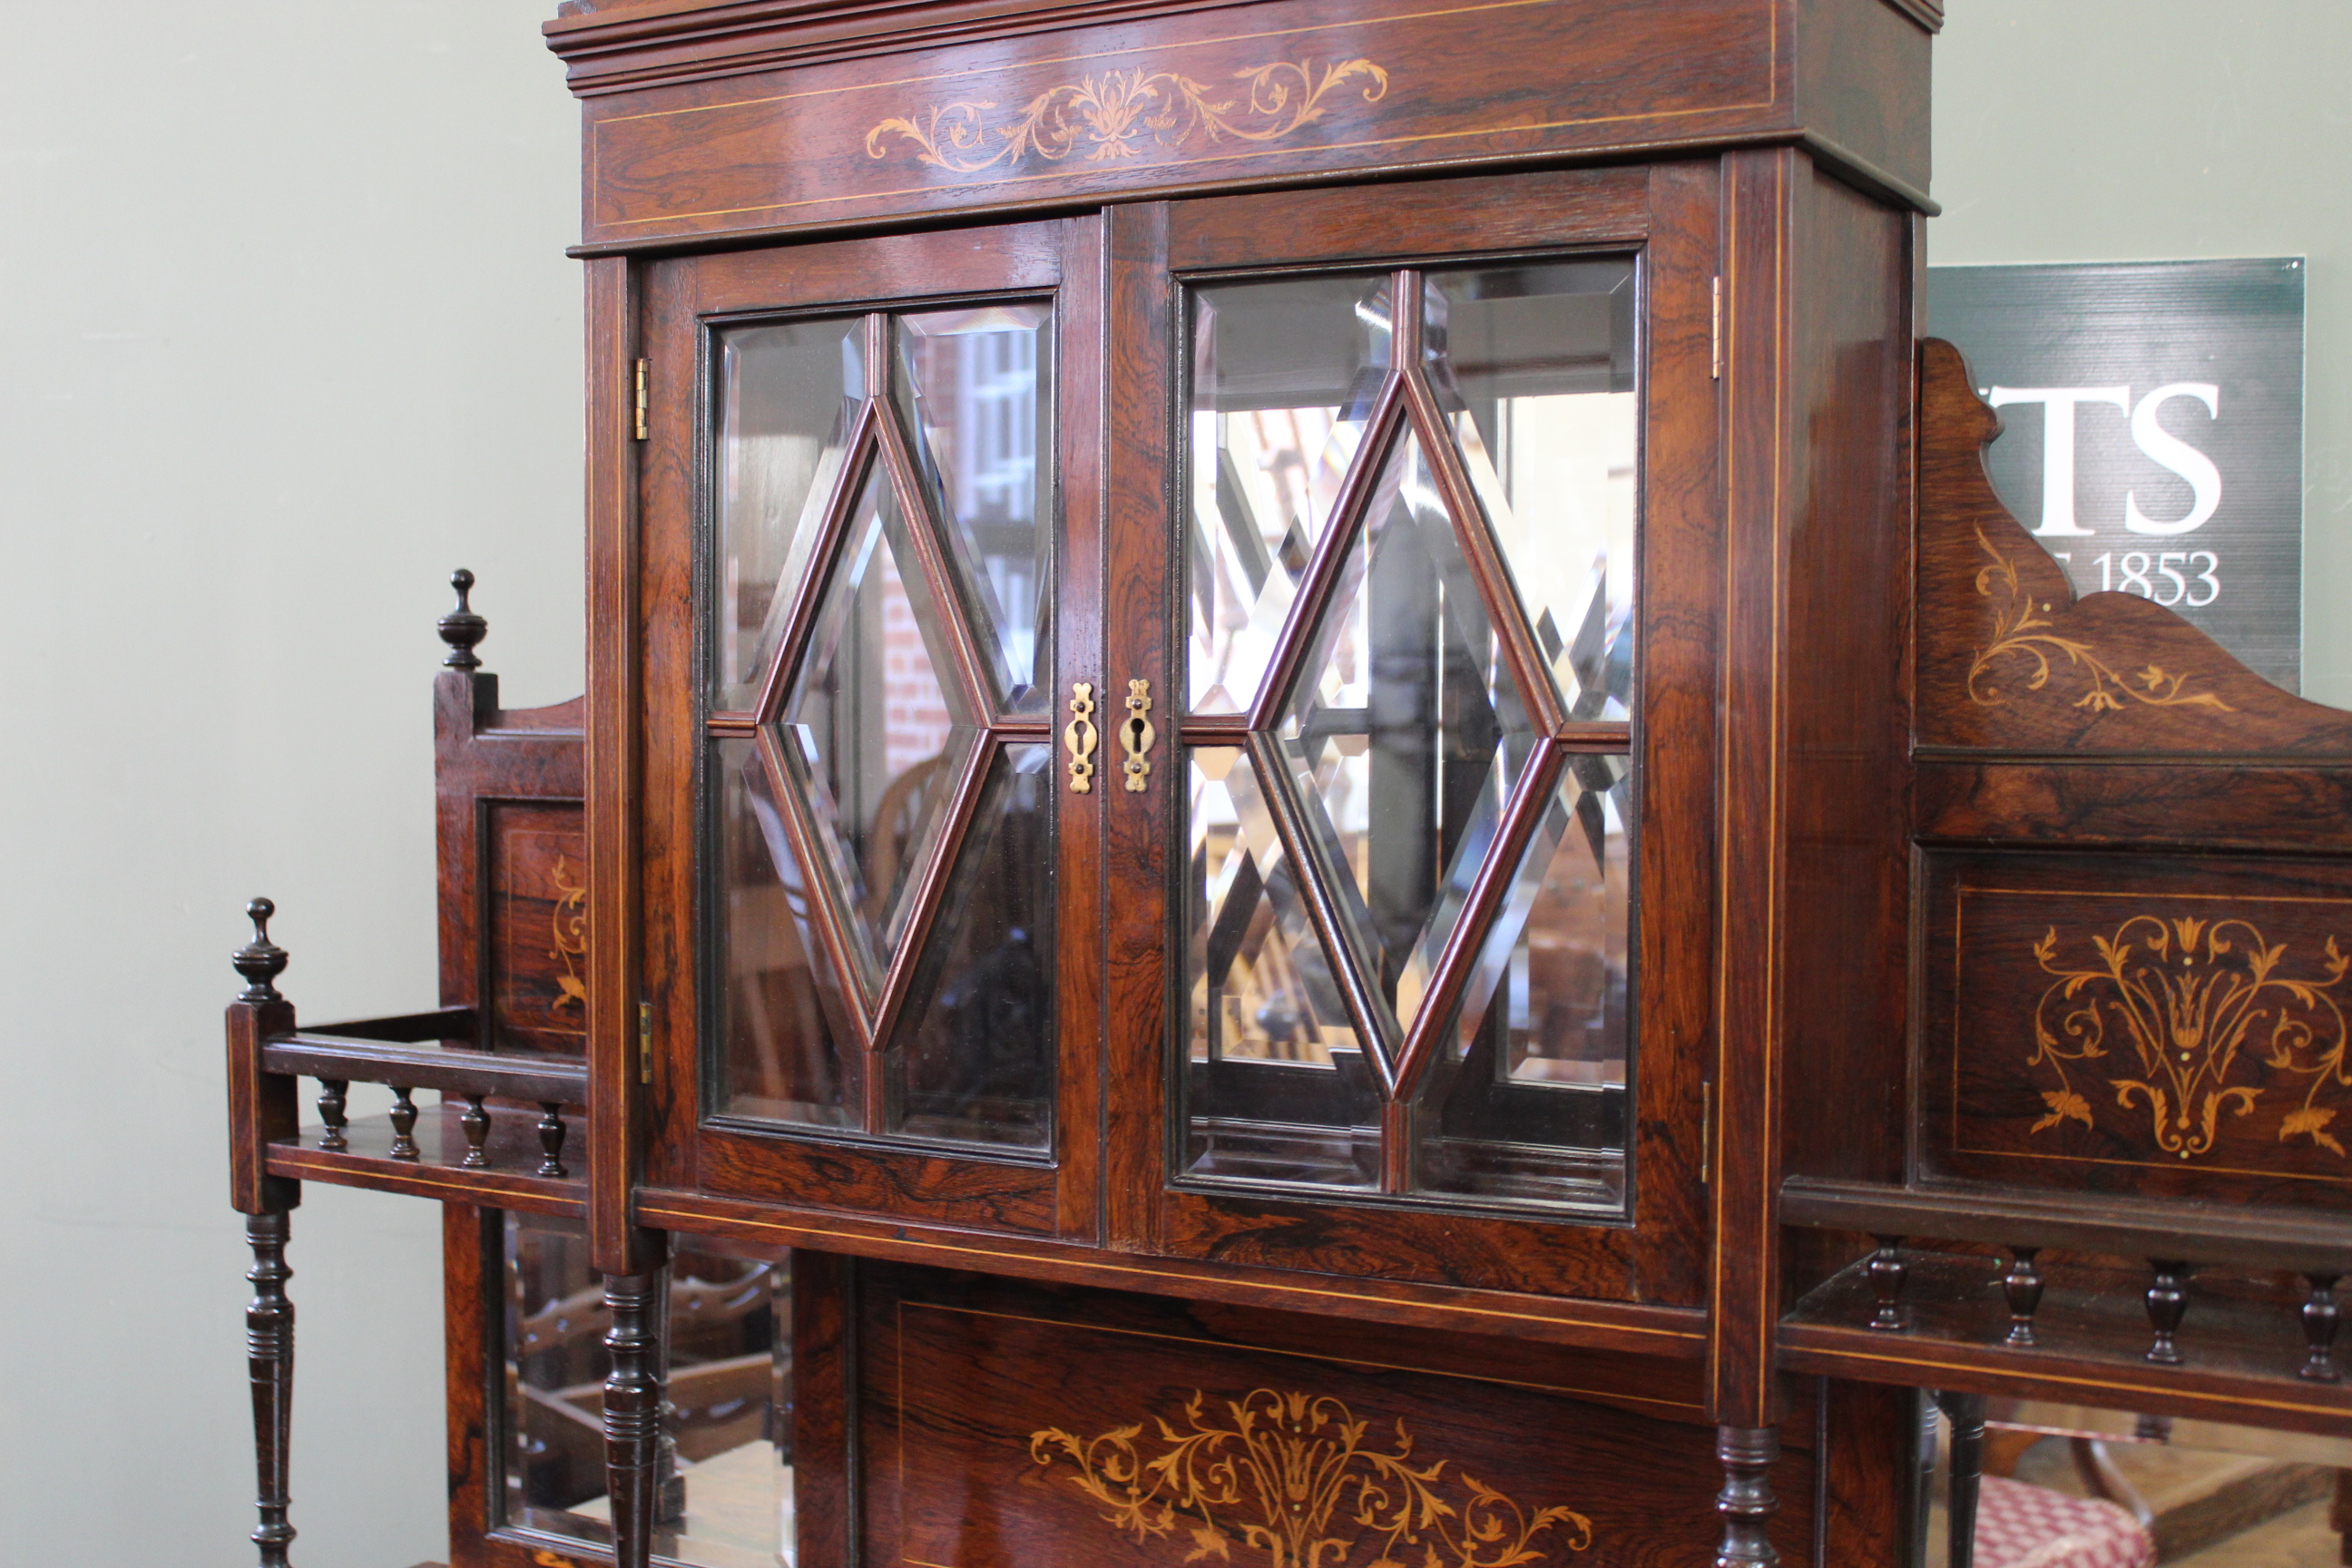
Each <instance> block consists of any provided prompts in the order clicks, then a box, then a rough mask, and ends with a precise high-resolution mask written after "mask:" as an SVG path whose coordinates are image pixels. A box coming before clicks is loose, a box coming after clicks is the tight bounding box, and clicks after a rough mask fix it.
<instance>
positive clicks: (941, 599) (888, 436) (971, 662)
mask: <svg viewBox="0 0 2352 1568" xmlns="http://www.w3.org/2000/svg"><path fill="white" fill-rule="evenodd" d="M869 320H872V321H879V322H881V323H883V326H882V330H881V332H880V334H879V335H880V337H881V339H882V344H883V353H882V357H881V359H880V360H879V361H878V362H877V363H879V364H880V366H881V371H880V372H879V373H878V374H877V375H876V376H875V378H874V382H875V386H876V388H877V396H876V398H875V399H874V400H873V403H872V405H871V406H872V407H873V409H874V416H875V418H874V426H875V434H876V437H877V440H876V443H875V445H876V449H877V450H878V451H879V452H880V453H881V455H882V468H883V470H884V472H886V473H887V475H888V476H889V479H890V489H891V491H892V493H893V494H895V495H896V496H897V497H898V517H899V520H900V521H901V522H903V523H904V524H905V526H906V530H907V539H908V542H909V543H911V544H912V545H913V546H914V547H915V569H916V571H918V572H919V573H920V574H922V579H923V586H924V588H925V589H926V590H927V591H928V592H929V594H930V596H931V604H932V606H933V612H934V613H935V614H937V615H939V616H941V617H943V618H944V619H945V620H946V622H947V641H948V668H947V669H945V670H942V671H940V674H941V675H942V676H943V677H945V679H948V680H950V681H952V682H953V683H954V685H955V689H957V690H959V691H961V692H962V693H963V699H964V703H965V706H966V707H967V709H968V710H970V711H971V712H972V713H973V714H975V715H988V714H992V713H993V712H994V711H995V710H996V699H995V696H994V694H993V693H992V692H991V691H990V689H989V679H988V672H987V671H986V670H984V669H982V668H981V665H980V639H981V637H982V636H983V635H985V634H984V633H983V631H982V628H980V627H979V626H975V625H974V624H973V621H972V616H971V611H970V609H969V607H968V606H967V605H965V603H964V597H963V590H962V588H961V585H960V584H958V583H957V582H956V580H955V569H954V567H952V566H951V565H950V564H949V563H948V557H947V545H946V542H944V541H943V540H941V539H940V528H941V527H943V526H945V525H946V524H947V521H948V520H947V519H944V518H935V517H933V516H932V515H931V504H930V499H929V497H928V496H926V495H925V494H924V493H923V483H922V480H921V479H919V477H918V474H917V469H916V464H915V452H914V443H913V442H912V441H911V440H910V439H909V438H908V434H907V431H906V430H905V428H904V427H903V426H900V424H899V422H898V407H897V405H896V404H895V403H894V401H893V400H892V398H891V397H890V395H889V390H888V383H887V380H886V379H884V378H885V377H887V375H888V374H891V370H892V367H891V364H890V360H889V352H888V351H889V330H888V323H889V318H888V317H887V316H881V315H877V316H874V317H871V318H869ZM900 570H901V571H904V570H905V568H904V567H903V566H902V567H900Z"/></svg>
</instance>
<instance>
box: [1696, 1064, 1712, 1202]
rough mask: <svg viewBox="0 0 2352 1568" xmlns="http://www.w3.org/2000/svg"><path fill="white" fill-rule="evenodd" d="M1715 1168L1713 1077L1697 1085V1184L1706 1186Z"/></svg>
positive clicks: (1700, 1081)
mask: <svg viewBox="0 0 2352 1568" xmlns="http://www.w3.org/2000/svg"><path fill="white" fill-rule="evenodd" d="M1714 1168H1715V1079H1711V1078H1710V1079H1700V1080H1699V1086H1698V1184H1699V1185H1700V1186H1702V1187H1703V1186H1706V1184H1707V1182H1708V1179H1709V1177H1710V1175H1711V1174H1712V1173H1713V1171H1714Z"/></svg>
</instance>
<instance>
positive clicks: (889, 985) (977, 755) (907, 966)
mask: <svg viewBox="0 0 2352 1568" xmlns="http://www.w3.org/2000/svg"><path fill="white" fill-rule="evenodd" d="M999 746H1000V742H998V740H997V739H996V738H995V737H994V736H993V735H992V736H990V737H989V738H988V739H987V740H985V741H983V742H982V743H981V744H980V745H977V746H974V747H973V748H972V749H971V753H970V754H969V755H968V756H967V757H966V758H965V759H964V763H963V766H962V767H961V768H960V769H958V770H957V773H956V777H955V781H954V784H953V786H952V788H953V793H952V794H950V795H949V796H948V799H949V801H950V814H949V816H948V817H947V819H946V820H945V821H944V822H942V823H941V824H940V834H939V838H938V840H937V842H936V843H934V844H933V846H932V847H931V850H930V853H929V854H928V855H927V856H925V857H924V858H923V860H922V862H921V863H920V864H919V865H918V866H917V867H916V868H915V875H914V885H913V886H912V887H910V888H908V889H907V891H906V893H905V894H904V895H903V896H904V897H905V898H906V899H907V900H908V903H909V905H910V906H911V908H910V909H909V910H908V915H907V922H906V935H905V936H904V937H902V938H901V939H900V940H899V942H898V952H897V953H896V954H894V955H893V956H892V958H891V960H890V969H889V973H887V975H885V976H884V977H883V982H882V994H881V997H880V999H879V1000H878V1001H877V1004H876V1005H875V1009H874V1015H875V1016H874V1033H873V1035H872V1037H871V1038H870V1040H869V1041H868V1048H869V1049H871V1050H876V1051H884V1050H887V1049H889V1047H890V1039H891V1037H892V1035H893V1034H894V1033H895V1032H896V1031H897V1028H898V1015H899V1014H900V1012H902V1011H903V1010H904V1009H905V1007H906V1005H907V994H908V989H909V988H910V987H911V986H912V985H913V984H914V983H915V972H916V970H917V969H918V968H919V966H920V964H921V963H922V960H923V956H924V943H923V942H921V941H919V940H918V939H919V938H920V937H921V936H922V935H923V934H924V933H925V932H928V931H930V929H931V923H932V917H933V916H934V915H935V914H936V913H937V912H938V910H939V906H940V900H941V899H943V898H945V897H946V896H947V889H948V883H949V879H950V878H951V877H952V876H953V875H954V872H955V864H956V859H957V858H958V857H959V856H960V855H961V853H962V850H963V844H964V838H965V836H966V835H967V833H968V832H969V831H970V829H971V820H972V814H973V813H974V812H975V811H977V810H979V809H980V793H981V786H982V783H983V782H984V781H985V780H986V779H987V777H988V766H989V763H992V762H993V761H995V759H996V754H997V752H998V749H999ZM873 1076H874V1077H875V1078H876V1079H879V1078H881V1077H882V1076H883V1075H882V1073H881V1070H880V1068H879V1065H878V1064H877V1066H876V1068H875V1069H874V1071H873ZM867 1098H868V1100H869V1103H876V1101H875V1091H874V1090H873V1089H869V1090H868V1091H867ZM866 1131H869V1132H882V1131H887V1129H886V1128H885V1127H884V1126H883V1125H882V1123H881V1121H880V1120H879V1119H878V1118H877V1119H876V1120H873V1121H869V1122H868V1124H867V1126H866Z"/></svg>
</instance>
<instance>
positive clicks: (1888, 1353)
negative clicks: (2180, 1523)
mask: <svg viewBox="0 0 2352 1568" xmlns="http://www.w3.org/2000/svg"><path fill="white" fill-rule="evenodd" d="M1905 1263H1906V1266H1907V1268H1908V1276H1907V1278H1906V1281H1905V1287H1904V1292H1903V1305H1904V1307H1905V1310H1906V1312H1907V1314H1908V1317H1909V1321H1910V1326H1909V1327H1908V1328H1906V1329H1903V1330H1875V1329H1872V1328H1870V1327H1868V1326H1867V1325H1868V1324H1869V1322H1870V1320H1871V1317H1872V1315H1873V1312H1874V1310H1875V1307H1876V1298H1875V1297H1874V1294H1873V1292H1872V1289H1871V1286H1870V1281H1869V1279H1868V1276H1867V1274H1866V1273H1865V1268H1866V1266H1867V1260H1864V1261H1863V1262H1857V1263H1855V1264H1853V1266H1851V1267H1849V1268H1845V1269H1843V1270H1841V1271H1840V1272H1839V1273H1837V1274H1836V1275H1834V1276H1832V1278H1830V1279H1827V1280H1824V1281H1823V1282H1822V1284H1821V1285H1820V1286H1818V1287H1816V1288H1815V1289H1813V1290H1812V1291H1811V1293H1810V1294H1808V1295H1807V1296H1806V1297H1805V1298H1804V1300H1801V1301H1800V1302H1798V1303H1797V1305H1796V1307H1795V1308H1794V1309H1793V1310H1791V1311H1790V1313H1789V1314H1788V1316H1787V1317H1786V1318H1784V1319H1783V1320H1782V1321H1781V1324H1780V1345H1781V1351H1782V1354H1781V1358H1780V1360H1781V1365H1782V1366H1783V1367H1785V1368H1787V1369H1788V1370H1790V1371H1792V1372H1806V1373H1820V1374H1822V1375H1824V1376H1829V1377H1841V1378H1853V1379H1856V1380H1858V1381H1862V1382H1866V1383H1893V1384H1906V1385H1909V1386H1913V1387H1921V1386H1927V1387H1936V1388H1941V1389H1949V1390H1956V1391H1965V1392H1969V1393H1978V1394H2013V1395H2017V1396H2020V1397H2023V1398H2031V1399H2052V1400H2059V1401H2063V1402H2065V1403H2068V1404H2074V1405H2105V1406H2110V1407H2113V1408H2118V1409H2124V1410H2131V1411H2136V1412H2141V1413H2146V1414H2150V1415H2190V1416H2197V1417H2200V1418H2202V1419H2207V1420H2218V1421H2234V1422H2243V1421H2248V1420H2256V1421H2260V1422H2262V1423H2263V1424H2264V1425H2269V1426H2289V1427H2295V1428H2299V1429H2302V1430H2305V1431H2315V1432H2329V1433H2341V1432H2343V1431H2345V1430H2346V1429H2347V1423H2352V1386H2347V1384H2344V1383H2342V1382H2336V1383H2324V1382H2317V1381H2314V1380H2311V1379H2307V1378H2305V1377H2303V1376H2301V1375H2300V1370H2301V1368H2302V1366H2303V1364H2304V1361H2305V1354H2306V1350H2305V1343H2304V1338H2303V1331H2302V1327H2301V1324H2300V1322H2299V1321H2298V1320H2297V1318H2296V1315H2295V1310H2294V1307H2293V1306H2292V1305H2289V1304H2287V1303H2285V1302H2283V1301H2282V1302H2264V1301H2252V1300H2243V1299H2234V1298H2230V1297H2217V1296H2214V1295H2210V1294H2200V1292H2199V1290H2198V1289H2197V1287H2196V1285H2195V1283H2194V1282H2193V1281H2192V1283H2191V1284H2190V1286H2189V1311H2188V1316H2187V1317H2186V1318H2185V1319H2184V1320H2183V1321H2182V1323H2181V1326H2180V1329H2179V1333H2178V1336H2177V1337H2178V1341H2179V1350H2180V1355H2181V1363H2180V1364H2179V1365H2177V1366H2164V1365H2158V1364H2157V1363H2152V1362H2150V1361H2148V1360H2147V1347H2148V1345H2149V1342H2150V1341H2151V1337H2152V1336H2151V1332H2150V1330H2149V1328H2148V1322H2147V1314H2146V1311H2145V1310H2143V1308H2142V1305H2141V1303H2140V1300H2139V1299H2138V1297H2137V1295H2136V1294H2133V1293H2131V1292H2127V1291H2123V1290H2112V1289H2111V1290H2102V1291H2093V1290H2084V1289H2072V1288H2069V1287H2068V1285H2067V1284H2066V1283H2065V1282H2064V1281H2063V1279H2053V1281H2052V1282H2051V1283H2050V1284H2049V1286H2048V1287H2047V1288H2046V1289H2045V1290H2044V1292H2043V1295H2042V1305H2041V1309H2040V1310H2039V1311H2038V1312H2036V1313H2035V1315H2034V1319H2033V1332H2034V1338H2035V1341H2036V1342H2035V1344H2034V1345H2033V1346H2032V1347H2031V1348H2021V1347H2016V1346H2011V1345H2009V1344H2007V1343H2005V1342H2004V1341H2005V1339H2006V1337H2007V1335H2008V1333H2009V1329H2010V1314H2009V1307H2008V1304H2007V1303H2006V1302H2005V1301H2004V1300H2003V1299H2002V1296H2001V1292H2000V1266H1999V1265H1998V1264H1997V1263H1996V1262H1995V1261H1994V1260H1993V1259H1991V1258H1976V1257H1967V1256H1957V1255H1949V1254H1936V1253H1929V1254H1921V1253H1909V1254H1906V1256H1905Z"/></svg>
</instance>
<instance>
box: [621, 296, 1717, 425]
mask: <svg viewBox="0 0 2352 1568" xmlns="http://www.w3.org/2000/svg"><path fill="white" fill-rule="evenodd" d="M645 367H646V362H645V361H643V360H639V361H638V362H637V435H638V437H639V438H641V439H642V438H643V437H644V436H645V433H646V428H645V426H646V414H645V408H646V384H645V374H646V368H645ZM1706 374H1707V377H1708V379H1710V380H1713V381H1721V380H1722V379H1723V275H1722V274H1721V273H1717V274H1716V279H1715V309H1714V311H1713V315H1712V317H1711V319H1710V321H1709V322H1708V325H1707V349H1706Z"/></svg>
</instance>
